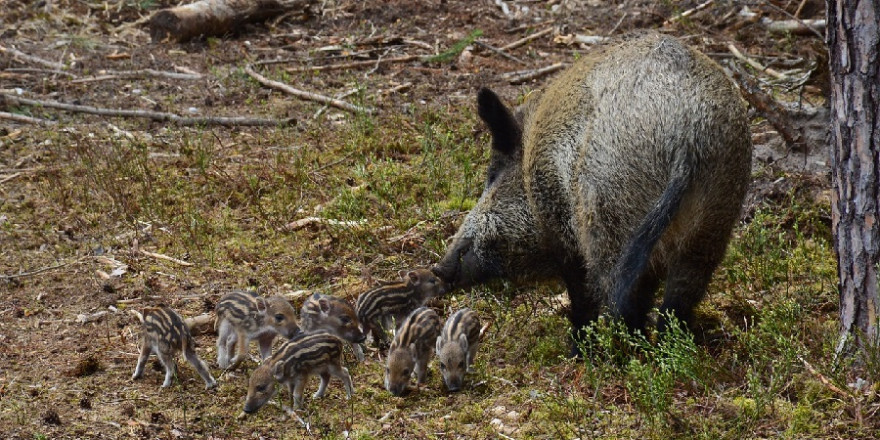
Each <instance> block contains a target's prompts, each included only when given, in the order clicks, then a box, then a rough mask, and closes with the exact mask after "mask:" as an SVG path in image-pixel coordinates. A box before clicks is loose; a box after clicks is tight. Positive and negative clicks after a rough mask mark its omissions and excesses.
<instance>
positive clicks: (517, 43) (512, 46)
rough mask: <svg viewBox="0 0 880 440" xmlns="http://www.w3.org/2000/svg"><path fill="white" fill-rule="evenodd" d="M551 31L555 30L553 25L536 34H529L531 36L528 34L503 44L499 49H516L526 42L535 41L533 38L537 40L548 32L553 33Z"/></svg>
mask: <svg viewBox="0 0 880 440" xmlns="http://www.w3.org/2000/svg"><path fill="white" fill-rule="evenodd" d="M551 32H553V28H552V27H549V28H547V29H544V30H543V31H539V32H535V33H534V34H532V35H529V36H527V37H525V38H520V39H519V40H516V41H514V42H513V43H510V44H508V45H507V46H503V47H501V48H499V50H511V49H516V48H517V47H520V46H523V45H526V44H528V43H529V42H531V41H533V40H537V39H538V38H541V37H543V36H544V35H547V34H549V33H551Z"/></svg>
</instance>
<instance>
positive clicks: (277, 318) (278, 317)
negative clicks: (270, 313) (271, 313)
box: [275, 313, 284, 322]
mask: <svg viewBox="0 0 880 440" xmlns="http://www.w3.org/2000/svg"><path fill="white" fill-rule="evenodd" d="M281 321H284V315H282V314H280V313H279V314H277V315H275V322H281Z"/></svg>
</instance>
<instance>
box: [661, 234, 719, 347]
mask: <svg viewBox="0 0 880 440" xmlns="http://www.w3.org/2000/svg"><path fill="white" fill-rule="evenodd" d="M695 242H696V243H698V244H700V245H702V246H703V247H704V248H703V249H694V247H691V248H690V249H685V250H683V251H682V252H681V253H680V254H679V255H678V258H677V259H675V260H674V261H670V262H669V266H668V267H669V270H668V273H667V276H666V293H665V294H664V296H663V304H662V305H661V306H660V317H659V318H658V320H657V330H658V331H659V332H664V331H665V330H666V325H667V324H666V319H665V318H664V317H665V316H668V315H670V314H671V315H672V316H675V318H676V319H678V321H679V322H680V323H681V325H682V326H683V327H684V328H688V325H689V324H690V323H691V321H692V319H693V311H694V307H696V306H697V304H698V303H699V302H700V301H701V300H702V299H703V297H704V296H705V295H706V287H708V286H709V282H710V281H711V280H712V272H714V271H715V268H716V267H717V266H718V264H719V263H721V260H722V258H723V257H724V251H725V249H726V245H727V241H726V240H723V239H719V238H718V237H707V240H695ZM708 245H711V246H708ZM707 247H708V249H707Z"/></svg>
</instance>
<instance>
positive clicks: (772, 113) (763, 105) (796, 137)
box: [733, 69, 809, 151]
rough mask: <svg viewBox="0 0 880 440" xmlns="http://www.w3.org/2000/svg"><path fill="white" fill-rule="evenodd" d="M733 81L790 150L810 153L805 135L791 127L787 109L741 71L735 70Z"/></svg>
mask: <svg viewBox="0 0 880 440" xmlns="http://www.w3.org/2000/svg"><path fill="white" fill-rule="evenodd" d="M733 79H735V80H736V81H737V83H739V85H740V90H741V91H742V94H743V96H745V98H746V100H747V101H749V104H751V105H752V107H754V108H755V110H757V111H758V112H759V113H760V114H762V115H763V116H764V117H765V118H767V122H769V123H770V125H772V126H773V127H774V128H775V129H776V131H778V132H779V134H780V135H781V136H782V139H783V140H784V141H785V144H786V145H787V146H788V148H790V149H792V150H796V151H804V150H806V151H809V145H807V143H806V140H805V139H804V135H803V134H802V133H801V132H800V131H798V130H796V129H795V128H794V127H792V126H791V125H789V122H788V117H787V113H786V111H785V109H783V108H782V107H781V106H780V105H779V103H777V102H776V101H774V100H773V98H771V97H770V96H767V94H766V93H764V92H763V91H762V90H761V88H760V87H758V83H757V81H755V80H754V78H752V77H751V76H749V75H748V74H745V73H743V72H742V71H740V70H739V69H733Z"/></svg>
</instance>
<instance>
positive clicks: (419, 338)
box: [385, 307, 442, 396]
mask: <svg viewBox="0 0 880 440" xmlns="http://www.w3.org/2000/svg"><path fill="white" fill-rule="evenodd" d="M441 325H442V324H441V321H440V316H438V315H437V312H435V311H434V310H432V309H429V308H427V307H419V308H417V309H415V310H414V311H413V312H412V313H411V314H410V315H409V316H407V317H406V319H405V320H404V321H403V324H401V325H400V328H399V329H398V330H397V332H396V333H395V335H394V341H393V342H391V348H390V349H389V350H388V364H387V366H386V367H385V389H386V390H388V391H389V392H391V394H394V395H395V396H400V395H401V394H403V392H404V391H406V388H407V386H408V385H409V381H410V378H411V377H412V373H415V374H416V379H417V380H418V383H419V384H423V383H425V381H426V380H427V378H428V362H430V361H431V355H432V354H433V351H434V342H435V340H436V339H437V336H439V335H440V326H441Z"/></svg>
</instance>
